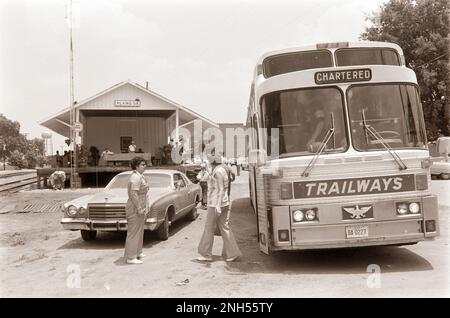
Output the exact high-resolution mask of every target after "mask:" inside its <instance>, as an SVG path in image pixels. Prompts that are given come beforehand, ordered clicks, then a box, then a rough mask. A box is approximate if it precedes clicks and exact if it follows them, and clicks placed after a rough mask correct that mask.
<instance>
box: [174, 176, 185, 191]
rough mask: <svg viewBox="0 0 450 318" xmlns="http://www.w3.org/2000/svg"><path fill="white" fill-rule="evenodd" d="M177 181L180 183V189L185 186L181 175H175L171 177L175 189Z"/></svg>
mask: <svg viewBox="0 0 450 318" xmlns="http://www.w3.org/2000/svg"><path fill="white" fill-rule="evenodd" d="M178 181H180V185H181V188H183V187H185V186H186V183H185V182H184V180H183V177H182V176H181V174H179V173H176V174H174V175H173V182H174V186H175V187H176V186H177V182H178Z"/></svg>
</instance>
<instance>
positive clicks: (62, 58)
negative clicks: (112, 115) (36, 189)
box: [0, 0, 386, 151]
mask: <svg viewBox="0 0 450 318" xmlns="http://www.w3.org/2000/svg"><path fill="white" fill-rule="evenodd" d="M384 2H386V0H297V1H287V0H270V1H269V0H266V1H264V0H258V1H256V0H252V1H250V0H203V1H200V0H185V1H182V0H178V1H172V0H164V1H163V0H159V1H156V0H150V1H149V0H147V1H143V0H141V1H137V0H134V1H131V0H129V1H125V0H73V3H74V5H73V7H74V9H73V12H74V24H75V28H74V30H73V44H74V77H75V100H76V101H81V100H83V99H85V98H88V97H90V96H92V95H95V94H97V93H98V92H100V91H102V90H104V89H106V88H108V87H110V86H112V85H114V84H117V83H119V82H122V81H125V80H131V81H133V82H136V83H139V84H141V85H143V86H145V83H146V82H149V88H150V89H151V90H153V91H155V92H156V93H158V94H161V95H163V96H165V97H167V98H169V99H171V100H173V101H175V102H177V103H179V104H181V105H183V106H186V107H188V108H190V109H192V110H194V111H196V112H198V113H200V114H202V115H203V116H205V117H207V118H209V119H211V120H213V121H215V122H244V121H245V117H246V111H247V104H248V98H249V94H250V84H251V81H252V73H253V69H254V67H255V64H256V62H257V60H258V58H259V57H260V56H261V55H262V54H264V53H265V52H267V51H272V50H277V49H283V48H287V47H293V46H301V45H308V44H315V43H321V42H340V41H357V40H358V39H359V36H360V34H361V33H362V32H363V31H364V28H365V27H366V26H369V22H368V21H367V20H366V17H367V16H369V15H370V14H371V13H372V12H374V11H379V8H380V6H381V5H382V4H383V3H384ZM68 4H69V0H52V1H49V0H44V1H41V0H39V1H38V0H36V1H32V0H26V1H23V0H22V1H21V0H0V113H3V114H4V115H5V116H6V117H7V118H9V119H11V120H16V121H18V122H19V123H20V124H21V132H22V133H26V134H27V136H28V138H34V137H40V136H41V134H42V132H44V131H46V128H45V127H43V126H40V125H39V124H38V121H39V120H42V119H45V118H47V117H49V116H51V115H54V114H56V113H57V112H59V111H60V110H62V109H64V108H66V107H68V106H69V104H70V81H69V28H68V21H67V12H68V7H69V5H68ZM63 140H64V138H63V137H62V136H60V135H57V134H56V133H53V148H54V151H56V150H58V149H60V147H61V145H63V144H64V142H63Z"/></svg>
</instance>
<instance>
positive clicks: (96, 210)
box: [88, 204, 126, 220]
mask: <svg viewBox="0 0 450 318" xmlns="http://www.w3.org/2000/svg"><path fill="white" fill-rule="evenodd" d="M88 209H89V218H90V219H95V220H115V219H125V218H126V213H125V205H111V204H108V205H106V204H89V205H88Z"/></svg>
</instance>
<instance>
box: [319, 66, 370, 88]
mask: <svg viewBox="0 0 450 318" xmlns="http://www.w3.org/2000/svg"><path fill="white" fill-rule="evenodd" d="M371 79H372V70H371V69H369V68H362V69H356V70H343V71H324V72H316V73H315V74H314V80H315V81H316V84H331V83H346V82H361V81H370V80H371Z"/></svg>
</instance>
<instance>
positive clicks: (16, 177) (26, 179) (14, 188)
mask: <svg viewBox="0 0 450 318" xmlns="http://www.w3.org/2000/svg"><path fill="white" fill-rule="evenodd" d="M8 179H10V180H8ZM0 180H1V181H2V182H1V183H0V193H5V192H8V193H15V192H19V191H20V190H25V189H28V188H31V187H32V186H33V185H34V184H36V182H37V180H36V174H35V173H29V172H28V173H14V174H10V175H8V177H7V178H6V177H2V178H0Z"/></svg>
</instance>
